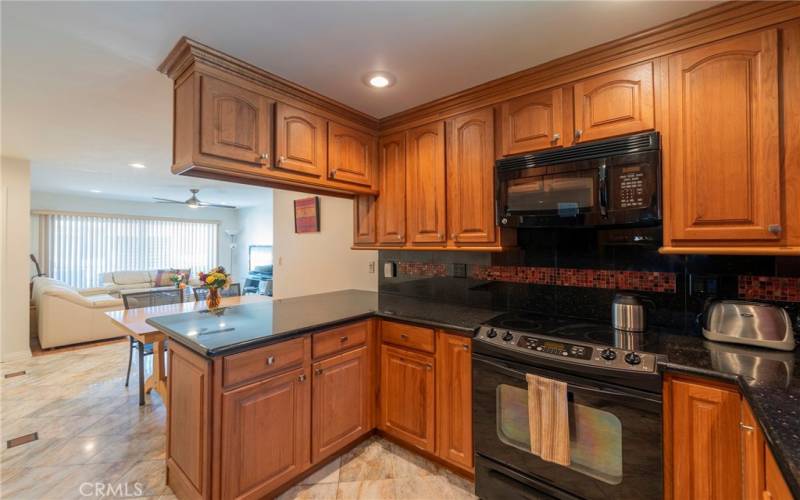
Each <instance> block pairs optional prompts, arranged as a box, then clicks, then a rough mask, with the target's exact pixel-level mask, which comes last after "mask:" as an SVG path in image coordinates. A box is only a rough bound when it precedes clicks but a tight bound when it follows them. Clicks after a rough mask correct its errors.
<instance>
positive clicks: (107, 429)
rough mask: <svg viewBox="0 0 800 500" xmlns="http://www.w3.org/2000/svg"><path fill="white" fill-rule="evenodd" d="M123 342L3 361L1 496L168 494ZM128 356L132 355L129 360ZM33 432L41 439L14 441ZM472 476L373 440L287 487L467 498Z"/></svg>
mask: <svg viewBox="0 0 800 500" xmlns="http://www.w3.org/2000/svg"><path fill="white" fill-rule="evenodd" d="M127 349H128V343H127V341H124V342H119V343H113V344H104V345H100V346H96V347H88V348H85V349H80V350H71V351H64V352H56V353H53V354H47V355H44V356H37V357H34V358H32V359H29V360H25V361H20V362H13V363H3V364H2V365H0V373H2V374H3V375H5V374H8V373H14V372H17V371H20V370H25V371H26V374H25V375H21V376H17V377H12V378H8V379H6V378H5V377H0V438H2V452H0V498H4V499H5V498H9V499H24V500H26V499H31V500H33V499H36V500H38V499H58V500H65V499H71V498H77V499H80V498H110V497H126V498H136V497H148V498H158V499H171V498H175V497H174V495H173V494H172V491H171V490H170V489H169V487H168V486H166V484H165V475H164V471H165V467H164V444H165V442H164V441H165V440H164V426H165V419H166V411H165V409H164V406H163V405H162V404H161V401H160V400H159V398H158V395H157V394H155V393H153V396H152V397H150V396H148V398H147V405H145V406H144V407H140V406H138V397H137V383H136V382H137V381H136V373H137V372H136V365H135V364H134V366H133V369H132V374H131V385H130V387H128V388H125V386H124V377H125V369H126V367H127V362H128V358H127ZM134 363H135V360H134ZM31 432H37V433H38V435H39V439H38V440H37V441H33V442H31V443H28V444H23V445H20V446H17V447H14V448H11V449H7V448H6V441H8V440H9V439H12V438H15V437H18V436H22V435H25V434H28V433H31ZM472 491H473V487H472V483H470V482H469V481H466V480H464V479H462V478H460V477H459V476H456V475H455V474H453V473H451V472H449V471H447V470H445V469H443V468H441V467H439V466H437V465H436V464H433V463H431V462H429V461H428V460H425V459H423V458H421V457H419V456H417V455H415V454H413V453H411V452H409V451H407V450H405V449H403V448H401V447H399V446H397V445H394V444H392V443H389V442H388V441H385V440H383V439H379V438H371V439H369V440H368V441H365V442H364V443H362V444H361V445H359V446H358V447H357V448H355V449H353V450H352V451H350V452H348V453H347V454H345V455H344V456H342V457H341V458H339V459H336V460H334V461H333V462H332V463H330V464H328V465H327V466H325V467H324V468H322V469H321V470H319V471H317V472H316V473H314V474H313V475H311V476H309V477H308V478H306V479H305V480H303V481H302V482H301V484H299V485H297V486H295V487H293V488H292V489H290V490H289V491H287V492H286V493H284V494H283V495H282V496H281V497H280V500H288V499H293V498H296V499H331V500H333V499H351V498H352V499H386V500H392V499H398V500H400V499H402V500H405V499H408V500H417V499H419V500H423V499H436V500H440V499H442V500H443V499H462V498H463V499H467V498H470V499H471V498H475V497H474V496H473V494H472Z"/></svg>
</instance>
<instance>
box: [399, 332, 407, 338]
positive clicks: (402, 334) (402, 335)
mask: <svg viewBox="0 0 800 500" xmlns="http://www.w3.org/2000/svg"><path fill="white" fill-rule="evenodd" d="M400 338H401V339H403V340H408V335H406V334H405V333H401V334H400Z"/></svg>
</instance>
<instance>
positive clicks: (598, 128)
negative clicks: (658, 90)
mask: <svg viewBox="0 0 800 500" xmlns="http://www.w3.org/2000/svg"><path fill="white" fill-rule="evenodd" d="M574 95H575V109H574V114H575V142H585V141H594V140H596V139H603V138H606V137H612V136H616V135H624V134H631V133H634V132H640V131H642V130H650V129H653V128H655V100H654V90H653V63H652V62H646V63H643V64H638V65H636V66H630V67H627V68H622V69H618V70H615V71H611V72H608V73H603V74H602V75H598V76H594V77H591V78H587V79H585V80H581V81H579V82H577V83H576V84H575V87H574Z"/></svg>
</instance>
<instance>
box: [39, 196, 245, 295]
mask: <svg viewBox="0 0 800 500" xmlns="http://www.w3.org/2000/svg"><path fill="white" fill-rule="evenodd" d="M101 196H102V195H93V196H74V195H69V194H63V193H45V192H39V191H34V192H33V193H31V210H58V211H65V212H86V213H99V214H121V215H142V216H149V217H175V218H182V219H191V220H210V221H218V222H219V223H220V224H219V234H218V235H217V245H218V251H217V257H218V262H219V264H220V265H222V266H225V268H226V269H230V267H231V263H230V255H231V253H230V244H229V243H230V239H229V238H228V235H226V234H225V230H226V229H229V230H232V231H238V230H239V214H238V212H239V211H238V210H231V209H228V208H211V207H209V208H197V209H194V208H189V207H186V206H181V205H172V204H166V203H145V202H138V201H123V200H111V199H107V198H102V197H101ZM31 228H32V230H31V239H30V241H31V246H30V248H31V253H33V254H34V255H36V253H37V251H38V248H39V242H38V237H39V231H38V220H37V219H36V217H33V218H32V219H31ZM37 257H38V255H37ZM26 269H27V266H26ZM234 277H235V278H237V280H238V278H239V277H238V276H234Z"/></svg>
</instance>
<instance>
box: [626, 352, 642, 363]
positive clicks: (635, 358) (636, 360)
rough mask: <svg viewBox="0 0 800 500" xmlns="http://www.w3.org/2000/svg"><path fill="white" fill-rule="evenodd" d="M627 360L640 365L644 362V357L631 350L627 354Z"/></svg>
mask: <svg viewBox="0 0 800 500" xmlns="http://www.w3.org/2000/svg"><path fill="white" fill-rule="evenodd" d="M625 362H626V363H628V364H629V365H638V364H639V363H641V362H642V357H641V356H639V355H638V354H636V353H635V352H629V353H628V354H626V355H625Z"/></svg>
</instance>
